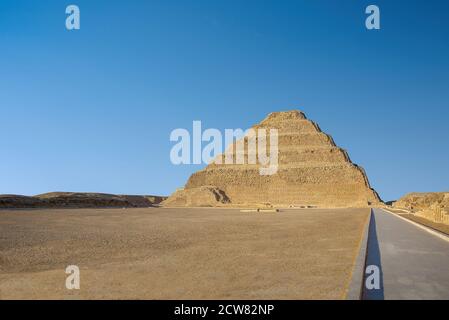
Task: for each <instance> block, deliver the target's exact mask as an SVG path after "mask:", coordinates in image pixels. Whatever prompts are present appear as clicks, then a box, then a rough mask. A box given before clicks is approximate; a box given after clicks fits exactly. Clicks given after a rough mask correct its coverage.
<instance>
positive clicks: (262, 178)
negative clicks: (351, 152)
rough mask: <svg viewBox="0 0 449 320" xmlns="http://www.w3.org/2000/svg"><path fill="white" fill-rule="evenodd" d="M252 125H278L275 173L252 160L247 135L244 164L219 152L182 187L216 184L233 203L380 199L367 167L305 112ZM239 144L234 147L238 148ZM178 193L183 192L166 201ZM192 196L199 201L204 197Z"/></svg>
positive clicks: (328, 203)
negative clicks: (230, 160)
mask: <svg viewBox="0 0 449 320" xmlns="http://www.w3.org/2000/svg"><path fill="white" fill-rule="evenodd" d="M253 128H254V129H267V132H269V129H277V130H278V147H279V161H278V163H279V165H278V170H277V172H276V173H275V174H273V175H260V173H259V168H260V165H259V164H248V161H247V160H248V141H247V140H248V139H247V138H244V139H243V143H244V147H245V148H244V152H243V157H244V160H245V162H244V164H235V163H233V164H225V163H224V155H220V156H218V157H217V159H221V160H222V161H221V164H217V163H211V164H210V165H208V166H207V167H206V168H205V169H203V170H200V171H198V172H196V173H194V174H192V176H191V177H190V178H189V180H188V181H187V184H186V186H185V190H184V191H183V192H184V193H188V192H189V190H192V189H195V188H199V187H201V186H214V187H215V188H217V189H219V190H221V191H223V192H224V194H226V196H227V197H228V198H229V200H230V204H231V205H234V206H248V205H249V206H251V205H260V204H266V203H269V204H271V205H276V206H280V207H291V206H316V207H363V206H369V205H376V204H379V203H380V202H381V201H380V199H379V197H378V195H377V193H376V192H375V191H374V190H373V189H371V187H370V185H369V182H368V179H367V177H366V174H365V172H364V170H363V169H362V168H361V167H359V166H357V165H355V164H353V163H352V162H351V160H350V158H349V156H348V154H347V153H346V151H345V150H343V149H341V148H339V147H337V146H336V144H335V143H334V141H333V139H332V137H331V136H329V135H327V134H325V133H323V132H322V131H321V129H320V128H319V126H318V125H317V124H315V123H314V122H312V121H310V120H307V118H306V116H305V115H304V113H302V112H299V111H287V112H273V113H271V114H269V115H268V117H267V118H266V119H264V120H263V121H262V122H261V123H259V124H257V125H255V126H254V127H253ZM267 141H269V138H268V137H267ZM236 145H237V143H235V144H233V145H231V146H229V148H232V149H233V150H234V152H236V150H237V147H236ZM235 158H236V155H234V157H233V159H234V160H235ZM217 159H216V160H217ZM215 162H216V161H215ZM174 196H178V195H177V194H176V193H175V194H174V195H173V196H171V197H169V199H168V200H167V201H168V202H169V201H170V200H171V198H172V197H174ZM193 196H194V195H192V197H193ZM191 201H192V202H195V203H196V205H200V202H201V201H199V200H193V199H192V200H191ZM186 205H187V206H188V205H189V204H186ZM208 205H211V203H208ZM220 205H222V204H221V203H220Z"/></svg>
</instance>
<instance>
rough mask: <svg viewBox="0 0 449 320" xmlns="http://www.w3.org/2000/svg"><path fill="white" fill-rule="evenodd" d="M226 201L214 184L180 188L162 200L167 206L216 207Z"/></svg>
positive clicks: (224, 195)
mask: <svg viewBox="0 0 449 320" xmlns="http://www.w3.org/2000/svg"><path fill="white" fill-rule="evenodd" d="M227 203H229V198H228V197H227V196H226V194H225V193H224V192H223V191H222V190H220V189H218V188H217V187H214V186H200V187H198V188H189V189H180V190H177V191H176V192H175V193H174V194H172V195H171V196H170V197H169V198H168V199H167V200H165V201H164V202H163V204H164V206H167V207H217V206H222V205H225V204H227Z"/></svg>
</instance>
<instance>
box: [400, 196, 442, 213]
mask: <svg viewBox="0 0 449 320" xmlns="http://www.w3.org/2000/svg"><path fill="white" fill-rule="evenodd" d="M393 207H395V208H399V209H407V210H411V211H413V212H419V211H423V210H429V209H437V208H440V209H442V210H443V211H445V212H446V213H448V214H449V192H422V193H419V192H412V193H409V194H407V195H405V196H404V197H402V198H400V199H399V200H398V201H396V202H395V203H394V204H393Z"/></svg>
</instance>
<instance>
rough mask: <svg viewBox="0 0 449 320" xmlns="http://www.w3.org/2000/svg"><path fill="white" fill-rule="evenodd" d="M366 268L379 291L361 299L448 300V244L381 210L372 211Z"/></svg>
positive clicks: (370, 291) (366, 291) (365, 292)
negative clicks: (374, 271) (372, 268)
mask: <svg viewBox="0 0 449 320" xmlns="http://www.w3.org/2000/svg"><path fill="white" fill-rule="evenodd" d="M366 265H367V266H368V265H377V266H379V269H380V275H381V277H380V280H381V288H380V289H379V290H376V289H372V290H366V289H365V290H364V294H363V297H364V299H449V242H447V241H445V240H443V239H440V238H438V237H437V236H434V235H432V234H430V233H428V232H426V231H425V230H422V229H420V228H418V227H416V226H414V225H413V224H411V223H408V222H407V221H404V220H402V219H400V218H398V217H396V216H395V215H393V214H391V213H388V212H385V211H383V210H381V209H373V216H372V220H371V224H370V233H369V237H368V253H367V261H366Z"/></svg>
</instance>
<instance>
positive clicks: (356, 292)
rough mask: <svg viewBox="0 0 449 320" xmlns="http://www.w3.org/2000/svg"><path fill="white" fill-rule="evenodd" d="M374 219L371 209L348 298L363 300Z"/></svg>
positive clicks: (353, 271)
mask: <svg viewBox="0 0 449 320" xmlns="http://www.w3.org/2000/svg"><path fill="white" fill-rule="evenodd" d="M372 219H373V211H372V209H370V213H369V215H368V219H367V221H366V223H365V227H364V229H363V236H362V239H361V241H360V247H359V252H358V254H357V258H356V259H355V264H354V268H353V270H352V276H351V281H350V283H349V287H348V291H347V294H346V300H362V296H363V285H364V283H363V282H364V280H365V265H366V255H367V252H368V235H369V230H370V225H371V223H372V222H371V221H372Z"/></svg>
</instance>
